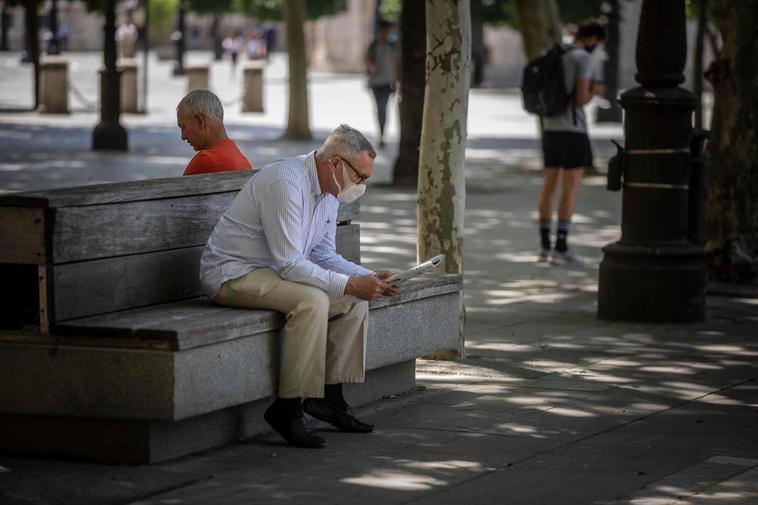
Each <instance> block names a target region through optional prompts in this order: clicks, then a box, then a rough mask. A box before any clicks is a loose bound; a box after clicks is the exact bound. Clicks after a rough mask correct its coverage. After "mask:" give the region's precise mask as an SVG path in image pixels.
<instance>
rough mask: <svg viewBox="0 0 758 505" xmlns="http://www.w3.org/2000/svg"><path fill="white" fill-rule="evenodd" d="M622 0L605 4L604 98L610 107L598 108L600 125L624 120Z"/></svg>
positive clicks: (596, 118)
mask: <svg viewBox="0 0 758 505" xmlns="http://www.w3.org/2000/svg"><path fill="white" fill-rule="evenodd" d="M620 3H621V0H610V1H608V2H603V6H602V7H603V13H604V14H605V16H606V17H607V18H608V24H607V25H606V28H607V30H608V37H607V39H606V41H605V44H604V45H605V52H606V54H607V55H608V59H607V60H605V63H604V72H603V74H605V93H604V94H603V98H605V99H606V100H607V101H608V104H609V107H608V108H607V109H603V108H600V107H598V108H597V112H596V115H595V120H596V121H597V122H598V123H620V122H621V119H622V114H621V107H619V103H618V96H617V95H618V92H619V39H620V37H619V23H620V21H621V13H620V12H619V10H620V8H621V5H620Z"/></svg>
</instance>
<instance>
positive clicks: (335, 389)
mask: <svg viewBox="0 0 758 505" xmlns="http://www.w3.org/2000/svg"><path fill="white" fill-rule="evenodd" d="M324 399H325V400H326V401H328V402H329V403H331V404H332V405H334V406H335V407H337V408H338V409H344V408H345V407H347V402H346V401H345V397H344V396H342V384H327V385H325V386H324Z"/></svg>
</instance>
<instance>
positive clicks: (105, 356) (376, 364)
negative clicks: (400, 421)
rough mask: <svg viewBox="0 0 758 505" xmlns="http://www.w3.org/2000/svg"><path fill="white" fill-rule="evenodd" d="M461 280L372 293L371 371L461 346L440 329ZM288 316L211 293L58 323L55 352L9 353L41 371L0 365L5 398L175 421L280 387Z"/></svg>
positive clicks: (56, 410) (67, 410)
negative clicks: (379, 295)
mask: <svg viewBox="0 0 758 505" xmlns="http://www.w3.org/2000/svg"><path fill="white" fill-rule="evenodd" d="M460 283H461V280H460V276H459V275H452V274H449V275H436V274H429V275H428V276H426V278H423V279H420V280H416V281H411V282H409V283H408V285H407V286H404V288H403V289H402V290H401V291H400V293H399V294H398V295H396V296H394V297H391V298H389V297H388V298H384V299H381V300H377V301H375V302H372V303H371V305H370V313H369V321H370V323H369V334H368V339H367V348H366V368H367V370H369V371H370V370H377V369H381V368H384V367H389V366H391V365H397V364H399V363H405V362H409V361H413V360H415V358H416V357H418V356H421V355H424V354H428V353H432V352H436V351H437V350H439V349H440V348H455V346H456V345H457V343H456V340H455V338H453V337H455V335H450V332H447V334H448V341H446V342H445V341H443V342H440V337H442V336H443V335H445V333H444V332H442V331H440V330H441V329H444V328H447V327H449V326H450V325H452V324H457V319H458V307H457V303H458V299H457V295H458V292H459V291H460V289H461V286H460ZM409 304H414V306H415V308H416V310H415V311H414V313H413V315H412V317H409V314H408V308H409ZM282 325H283V317H282V315H281V314H280V313H278V312H275V311H269V310H249V309H237V308H231V307H222V306H218V305H214V304H211V303H210V302H209V301H208V300H207V299H206V298H196V299H192V300H185V301H180V302H173V303H167V304H160V305H153V306H150V307H144V308H137V309H130V310H126V311H122V312H117V313H112V314H104V315H99V316H93V317H86V318H82V319H77V320H72V321H68V322H66V323H62V324H59V325H57V326H56V330H55V336H56V338H57V339H58V340H57V341H58V343H59V344H60V345H58V347H57V352H56V353H55V354H54V355H53V356H49V357H46V356H44V355H43V353H39V354H38V355H37V356H36V358H35V360H36V361H35V363H34V364H30V363H28V359H27V358H25V355H28V354H29V353H30V352H33V350H30V349H29V348H28V346H23V345H21V346H18V347H17V349H16V350H17V354H16V355H15V356H13V358H12V362H15V363H19V364H20V363H24V365H23V366H24V367H25V368H28V367H29V366H31V367H32V368H33V369H34V371H35V374H34V375H35V376H36V377H37V378H36V380H35V381H34V384H33V385H29V384H21V383H20V381H22V380H25V379H24V377H25V375H27V374H28V372H27V374H24V373H20V371H18V370H16V371H14V370H13V368H14V367H13V365H11V367H10V369H9V370H8V372H9V373H8V374H4V373H0V377H2V379H3V380H4V382H5V384H6V385H8V386H9V389H10V390H11V391H16V392H17V394H15V395H14V394H13V393H11V395H10V397H11V398H7V399H6V407H12V409H13V410H14V412H16V413H23V414H26V415H47V416H71V415H77V416H84V417H87V418H128V419H132V420H138V419H139V420H148V421H150V420H162V421H177V420H182V419H187V418H191V417H195V416H199V415H202V414H207V413H209V412H213V411H216V410H219V409H224V408H229V407H233V406H235V405H240V404H244V403H247V402H252V401H255V400H259V399H262V398H266V397H268V396H270V395H272V394H273V393H274V392H275V384H276V376H277V374H276V370H277V363H278V359H277V356H278V335H279V330H280V329H281V327H282ZM146 350H149V352H150V354H149V356H150V357H151V359H146V352H145V351H146ZM93 357H96V359H93ZM94 363H101V364H102V365H101V366H96V365H94ZM14 372H18V373H14ZM95 376H96V377H97V379H96V380H93V379H94V378H95ZM71 391H76V393H77V398H76V401H75V402H71V401H69V400H70V392H71ZM30 393H31V394H30Z"/></svg>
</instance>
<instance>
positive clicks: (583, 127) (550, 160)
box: [522, 20, 605, 265]
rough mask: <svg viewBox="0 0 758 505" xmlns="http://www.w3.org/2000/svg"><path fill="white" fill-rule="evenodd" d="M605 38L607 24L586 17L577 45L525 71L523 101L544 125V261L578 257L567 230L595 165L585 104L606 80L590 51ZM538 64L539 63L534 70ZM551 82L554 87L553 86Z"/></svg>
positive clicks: (549, 55) (541, 203) (600, 91)
mask: <svg viewBox="0 0 758 505" xmlns="http://www.w3.org/2000/svg"><path fill="white" fill-rule="evenodd" d="M604 40H605V28H604V27H603V25H602V24H600V23H599V22H598V21H594V20H590V21H586V22H585V23H584V24H582V25H581V26H580V27H579V29H578V31H577V33H576V39H575V41H574V43H573V44H569V45H566V46H554V47H553V48H552V49H551V50H550V51H548V53H547V54H546V55H545V56H543V57H541V58H538V59H537V60H535V61H534V62H531V63H530V64H529V65H527V67H526V69H525V71H524V84H523V85H522V91H523V92H524V104H525V107H526V108H527V110H529V111H530V112H535V113H537V114H539V115H540V120H541V121H540V122H541V126H542V154H543V157H544V163H545V170H544V173H543V182H542V190H541V191H540V196H539V203H538V207H539V218H540V223H539V230H540V242H541V250H540V253H539V258H538V261H540V262H546V261H551V262H552V263H553V264H554V265H564V264H567V263H574V262H579V261H580V260H579V258H578V257H577V256H576V254H574V252H573V251H572V250H570V249H569V247H568V235H569V231H570V227H571V217H572V215H573V213H574V207H575V205H576V199H577V194H578V192H579V186H580V185H581V182H582V176H583V175H584V169H585V168H587V167H591V166H592V148H591V146H590V139H589V135H588V133H587V115H586V114H585V112H584V105H586V104H587V103H588V102H589V101H590V100H591V99H592V96H593V95H602V94H603V88H604V86H603V84H602V82H601V81H600V79H598V78H597V76H594V75H593V64H592V56H591V53H592V51H593V50H594V49H595V48H596V47H597V46H598V44H600V43H601V42H603V41H604ZM557 62H560V65H558V64H557ZM551 63H553V65H552V67H551ZM535 67H539V68H537V70H535ZM540 73H542V76H541V81H540V83H536V81H534V79H535V78H536V77H535V78H530V77H529V76H530V75H531V76H538V74H540ZM551 83H552V84H554V86H552V87H551V86H550V84H551ZM561 83H563V85H564V86H563V87H561V86H560V84H561ZM556 86H557V88H556ZM530 91H531V92H532V93H531V94H530ZM559 182H560V185H561V198H560V202H559V204H558V227H557V233H556V241H555V247H554V248H553V247H551V242H550V234H551V228H552V226H551V225H552V213H553V197H554V195H555V192H556V188H557V187H558V183H559Z"/></svg>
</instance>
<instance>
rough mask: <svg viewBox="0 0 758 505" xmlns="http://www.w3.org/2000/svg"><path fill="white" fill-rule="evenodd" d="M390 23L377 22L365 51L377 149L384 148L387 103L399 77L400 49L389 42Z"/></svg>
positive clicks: (395, 43)
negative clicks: (377, 126) (375, 117)
mask: <svg viewBox="0 0 758 505" xmlns="http://www.w3.org/2000/svg"><path fill="white" fill-rule="evenodd" d="M392 26H393V25H392V23H391V22H389V21H387V20H384V19H383V20H381V21H380V22H379V29H378V31H377V33H376V38H375V39H374V40H373V41H372V42H371V44H369V46H368V50H367V51H366V72H367V73H368V86H369V88H371V91H372V92H373V94H374V99H375V100H376V116H377V121H378V123H379V147H384V126H385V124H386V123H387V102H388V101H389V98H390V95H391V94H392V92H393V91H394V90H395V85H396V83H397V82H398V78H399V76H400V48H399V47H398V44H397V42H395V41H393V40H390V37H389V36H390V30H391V29H392Z"/></svg>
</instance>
